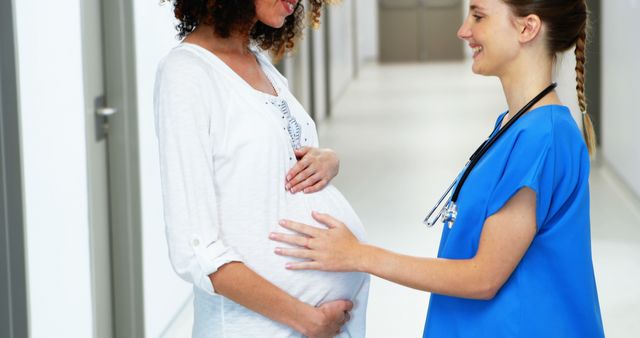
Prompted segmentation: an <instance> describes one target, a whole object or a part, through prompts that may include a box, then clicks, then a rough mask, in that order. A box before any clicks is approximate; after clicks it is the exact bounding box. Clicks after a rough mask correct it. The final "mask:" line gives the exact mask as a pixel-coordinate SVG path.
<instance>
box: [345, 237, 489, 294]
mask: <svg viewBox="0 0 640 338" xmlns="http://www.w3.org/2000/svg"><path fill="white" fill-rule="evenodd" d="M359 251H360V255H359V256H360V257H361V259H359V260H358V261H359V262H360V263H359V264H360V266H358V270H360V271H363V272H368V273H370V274H372V275H375V276H378V277H380V278H383V279H386V280H389V281H391V282H394V283H398V284H401V285H404V286H407V287H410V288H414V289H418V290H423V291H428V292H432V293H437V294H443V295H449V296H455V297H462V298H471V299H490V298H492V297H493V295H494V293H495V283H493V282H492V281H491V279H490V276H487V274H486V273H485V272H483V271H482V267H481V265H480V264H479V262H477V261H476V260H474V259H465V260H450V259H441V258H420V257H412V256H407V255H401V254H397V253H394V252H391V251H387V250H384V249H381V248H378V247H374V246H369V245H362V246H361V247H360V249H359Z"/></svg>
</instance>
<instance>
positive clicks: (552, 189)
mask: <svg viewBox="0 0 640 338" xmlns="http://www.w3.org/2000/svg"><path fill="white" fill-rule="evenodd" d="M469 10H470V12H469V15H468V17H467V18H466V19H465V21H464V23H463V25H462V27H460V29H459V31H458V36H459V37H460V38H461V39H463V40H464V41H466V42H467V43H468V45H469V47H470V48H472V49H473V51H474V54H473V68H472V69H473V72H474V73H476V74H481V75H486V76H496V77H497V78H498V79H499V80H500V82H501V83H502V87H503V91H504V95H505V98H506V101H507V103H508V111H507V112H505V113H503V114H500V115H499V116H498V118H497V121H496V124H495V129H494V131H493V132H492V133H491V136H490V138H489V142H487V143H486V145H485V147H487V148H485V149H484V151H481V152H480V153H483V152H484V154H482V155H481V156H480V155H479V156H480V157H479V158H476V159H475V162H477V163H475V164H474V167H473V168H471V171H470V172H469V173H468V176H467V175H464V174H462V173H461V175H460V176H459V179H458V181H457V184H458V185H460V184H462V186H461V189H460V192H459V196H458V197H457V207H458V209H457V218H456V220H455V222H452V223H450V224H451V225H452V226H451V228H449V227H448V226H445V227H444V230H443V233H442V239H441V242H440V248H439V252H438V258H421V257H410V256H405V255H401V254H397V253H393V252H390V251H386V250H383V249H381V248H377V247H374V246H371V245H366V244H363V243H361V242H359V241H358V240H357V239H356V237H354V236H353V235H352V234H351V232H350V231H349V230H348V228H347V227H346V226H345V225H344V224H343V223H342V222H341V221H339V220H337V219H335V218H333V217H331V216H330V215H328V214H321V213H314V214H313V216H314V218H315V219H316V220H317V221H319V222H320V223H323V224H325V225H326V227H327V228H325V229H320V228H316V227H310V226H307V225H305V224H303V223H299V222H294V221H290V220H284V221H281V223H280V224H281V225H282V226H283V227H284V228H286V229H289V230H292V231H295V232H297V233H299V234H300V235H292V234H284V233H280V232H278V233H273V234H271V235H270V237H271V239H273V240H276V241H280V242H283V243H287V244H290V245H282V247H280V248H276V250H275V251H276V253H277V254H279V255H284V256H290V257H296V258H302V260H298V261H296V262H291V263H288V264H287V265H286V266H287V268H288V269H292V270H307V269H313V270H324V271H362V272H368V273H371V274H374V275H376V276H378V277H381V278H384V279H387V280H390V281H392V282H395V283H398V284H402V285H405V286H408V287H411V288H415V289H419V290H424V291H428V292H431V293H432V295H431V300H430V304H429V311H428V315H427V319H426V323H425V328H424V337H563V338H567V337H603V336H604V333H603V326H602V320H601V316H600V308H599V303H598V294H597V290H596V283H595V278H594V272H593V264H592V258H591V238H590V219H589V182H588V180H589V153H590V152H591V153H593V151H595V140H594V138H595V136H594V131H593V127H592V125H591V123H590V119H589V116H588V115H587V114H586V103H585V95H584V63H585V42H586V28H587V14H588V11H587V7H586V4H585V2H584V0H537V1H533V0H520V1H518V0H472V1H471V4H470V9H469ZM571 48H575V55H576V61H577V66H576V78H577V83H578V86H577V92H578V101H579V106H580V110H581V112H582V116H583V124H584V128H583V129H584V135H583V136H584V140H583V136H581V134H580V130H579V128H578V126H577V125H576V123H575V122H574V120H573V118H572V116H571V112H570V111H569V109H568V108H567V107H566V106H564V105H562V103H561V102H560V100H559V98H558V95H557V94H556V93H555V91H553V88H554V86H553V85H552V70H553V67H554V63H555V61H556V56H557V55H558V54H559V53H561V52H564V51H566V50H569V49H571ZM560 85H561V86H562V85H565V86H566V84H562V83H561V84H560ZM536 97H537V98H538V100H533V99H534V98H536ZM527 103H531V104H532V105H531V106H530V107H528V106H527ZM519 111H522V112H523V114H521V115H518V114H516V112H519ZM472 163H473V162H472ZM465 169H467V168H465ZM464 171H465V170H463V172H464ZM462 176H467V177H466V181H464V182H461V181H462V179H461V178H462ZM291 245H293V247H292V246H291Z"/></svg>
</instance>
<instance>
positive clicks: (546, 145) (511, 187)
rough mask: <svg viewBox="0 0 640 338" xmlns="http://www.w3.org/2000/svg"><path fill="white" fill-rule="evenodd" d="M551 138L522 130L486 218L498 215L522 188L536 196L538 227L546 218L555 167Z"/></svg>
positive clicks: (491, 200) (494, 193)
mask: <svg viewBox="0 0 640 338" xmlns="http://www.w3.org/2000/svg"><path fill="white" fill-rule="evenodd" d="M551 143H552V139H551V135H549V134H545V133H539V132H530V131H527V130H521V131H520V132H519V133H518V135H517V136H516V142H514V143H513V145H512V148H511V149H510V153H509V156H508V158H507V164H506V166H505V169H504V172H503V174H502V177H501V178H500V180H499V181H498V183H497V185H496V188H495V189H494V191H493V193H492V194H491V195H490V198H489V203H488V207H487V218H489V217H491V216H492V215H493V214H495V213H497V212H498V211H500V209H502V207H503V206H504V205H505V204H506V203H507V201H509V200H510V199H511V197H513V196H514V195H515V194H516V193H517V192H518V191H520V189H522V188H525V187H528V188H530V189H531V190H533V191H534V192H535V193H536V227H537V228H538V230H540V227H541V225H542V224H543V223H544V220H545V219H546V218H547V214H548V212H549V207H550V202H551V192H552V190H553V189H552V187H551V185H552V182H553V175H552V174H553V171H552V169H553V166H552V163H551V159H552V156H551V155H550V153H551Z"/></svg>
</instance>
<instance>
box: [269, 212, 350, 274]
mask: <svg viewBox="0 0 640 338" xmlns="http://www.w3.org/2000/svg"><path fill="white" fill-rule="evenodd" d="M313 218H314V219H315V220H316V221H318V222H320V223H322V224H325V225H326V226H327V229H318V228H316V227H312V226H309V225H306V224H302V223H298V222H294V221H289V220H283V221H280V225H281V226H282V227H284V228H286V229H289V230H292V231H295V232H297V233H298V235H289V234H283V233H271V234H270V235H269V238H270V239H272V240H274V241H278V242H283V243H287V244H291V245H294V246H296V247H297V248H276V249H275V253H276V254H278V255H282V256H289V257H296V258H302V259H305V261H303V262H296V263H288V264H287V265H286V267H287V269H290V270H322V271H360V268H359V262H361V261H362V259H361V254H362V250H361V249H362V244H361V243H360V242H359V241H358V239H357V238H356V236H354V235H353V233H352V232H351V231H350V230H349V228H347V226H346V225H344V224H343V223H342V222H340V221H338V220H337V219H335V218H333V217H331V216H329V215H327V214H321V213H318V212H313Z"/></svg>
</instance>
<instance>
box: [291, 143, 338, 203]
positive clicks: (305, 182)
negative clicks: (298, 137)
mask: <svg viewBox="0 0 640 338" xmlns="http://www.w3.org/2000/svg"><path fill="white" fill-rule="evenodd" d="M294 152H295V154H296V157H297V158H298V163H296V165H294V166H293V168H291V170H289V172H288V173H287V177H286V179H287V184H286V185H285V188H286V189H287V190H289V191H290V192H291V193H292V194H295V193H296V192H299V191H302V192H304V193H305V194H310V193H314V192H316V191H320V190H322V189H323V188H324V187H326V186H327V184H329V182H331V180H332V179H333V178H334V177H336V175H338V171H339V170H340V160H339V159H338V155H337V154H336V153H335V152H334V151H333V150H331V149H320V148H313V147H303V148H300V149H296V150H294Z"/></svg>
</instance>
